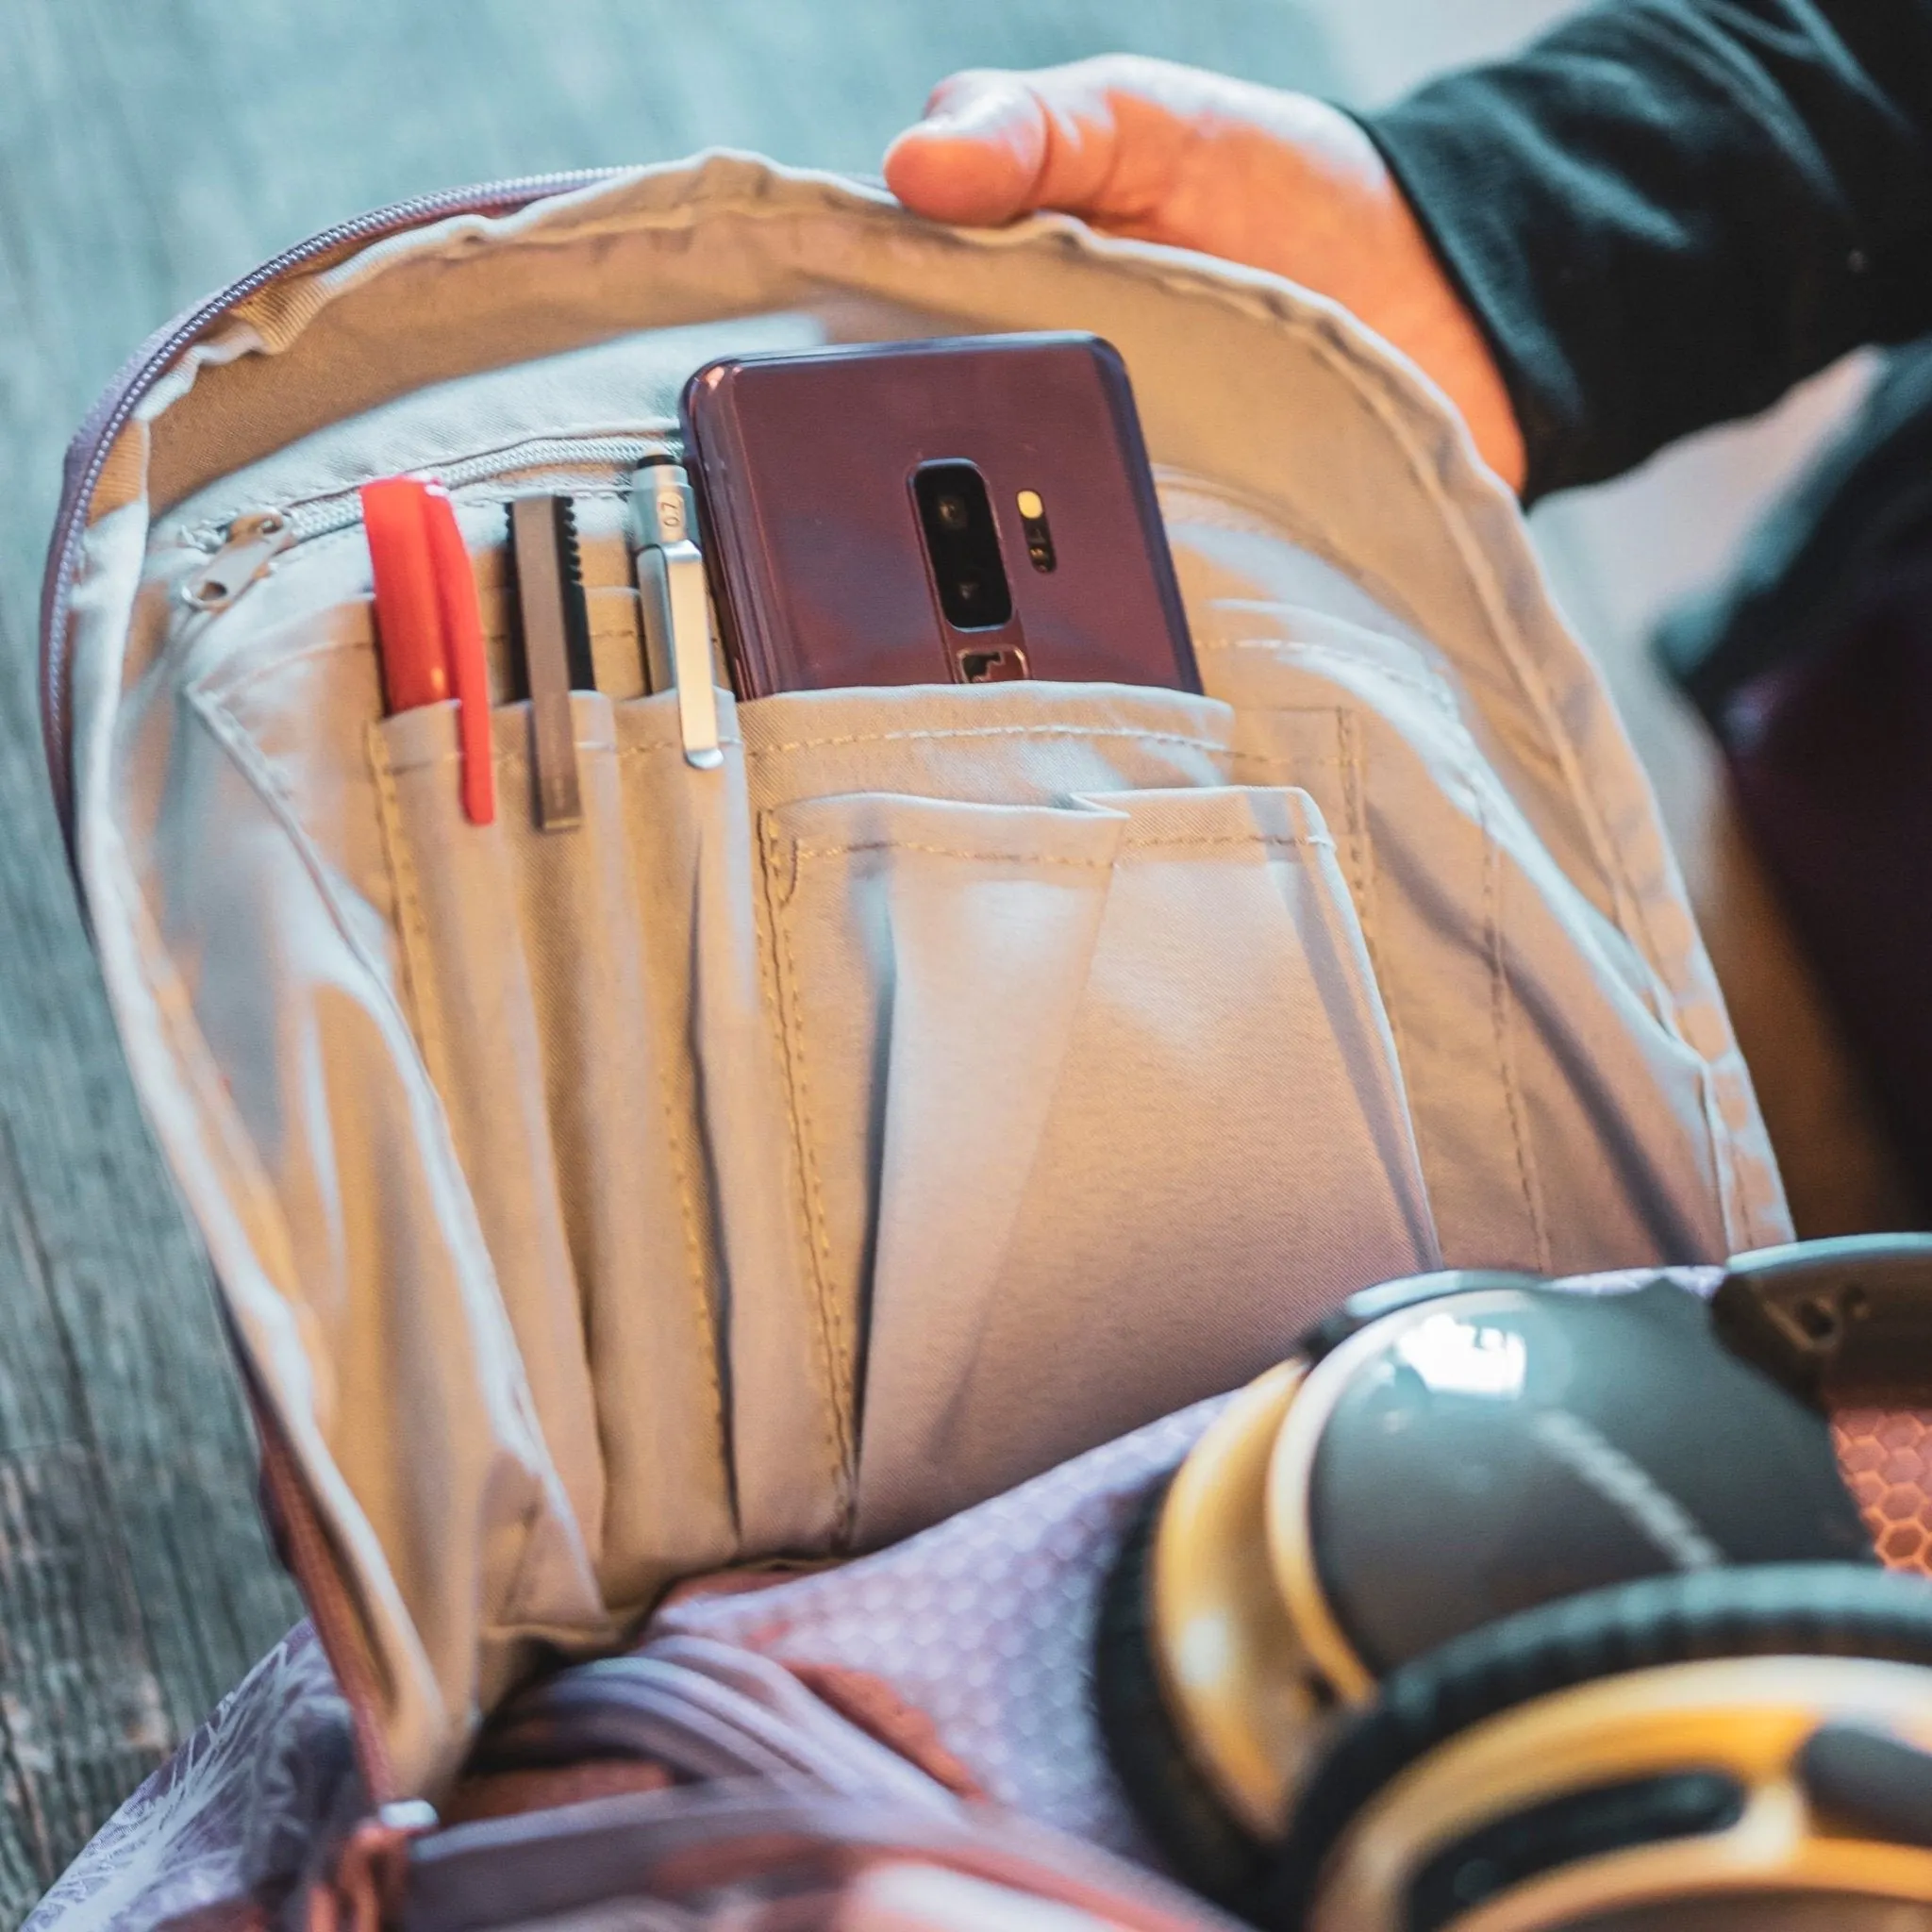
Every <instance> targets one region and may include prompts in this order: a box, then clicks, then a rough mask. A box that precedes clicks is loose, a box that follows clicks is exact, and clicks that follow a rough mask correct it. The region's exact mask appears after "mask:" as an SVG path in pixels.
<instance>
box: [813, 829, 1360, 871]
mask: <svg viewBox="0 0 1932 1932" xmlns="http://www.w3.org/2000/svg"><path fill="white" fill-rule="evenodd" d="M1334 844H1335V841H1334V840H1333V839H1332V838H1327V837H1324V836H1323V835H1322V834H1320V833H1315V832H1237V833H1231V834H1229V835H1227V836H1225V837H1218V836H1217V837H1208V836H1207V835H1205V834H1204V835H1202V836H1199V837H1187V836H1183V835H1178V834H1177V835H1176V836H1174V837H1173V838H1168V839H1158V838H1156V839H1132V840H1130V841H1129V842H1127V843H1126V844H1124V845H1123V846H1122V847H1121V850H1120V852H1119V853H1118V854H1117V855H1114V856H1113V857H1109V858H1067V857H1065V856H1063V855H1062V854H1059V853H1055V852H974V851H968V850H964V849H962V848H960V847H958V846H953V845H922V844H919V843H917V842H915V841H911V840H908V839H872V840H861V841H855V842H854V843H852V844H850V845H794V846H793V847H792V848H791V849H792V851H793V853H794V854H795V855H796V856H797V857H798V858H845V857H847V856H849V855H850V854H853V853H859V852H924V853H929V854H930V855H931V856H932V857H933V858H969V859H974V860H977V861H979V862H980V863H982V864H987V865H1071V866H1077V867H1080V868H1082V869H1083V870H1086V871H1090V872H1107V871H1108V870H1110V869H1111V868H1112V866H1113V865H1114V864H1115V863H1116V861H1117V859H1118V858H1127V857H1131V856H1132V855H1133V854H1134V853H1136V852H1145V851H1150V850H1162V851H1164V850H1167V849H1169V848H1171V847H1175V846H1184V847H1193V846H1214V845H1264V846H1272V847H1278V848H1280V849H1282V850H1292V849H1294V848H1297V847H1301V846H1317V845H1319V846H1324V847H1327V848H1329V849H1331V850H1332V849H1333V847H1334Z"/></svg>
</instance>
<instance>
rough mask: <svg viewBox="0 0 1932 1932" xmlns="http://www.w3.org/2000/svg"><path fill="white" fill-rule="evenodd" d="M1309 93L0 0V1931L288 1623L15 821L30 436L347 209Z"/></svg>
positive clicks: (488, 6) (1049, 0)
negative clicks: (1123, 104) (191, 312)
mask: <svg viewBox="0 0 1932 1932" xmlns="http://www.w3.org/2000/svg"><path fill="white" fill-rule="evenodd" d="M1109 46H1127V47H1132V48H1137V49H1140V50H1143V51H1147V52H1156V53H1166V54H1171V55H1173V56H1175V57H1176V58H1190V59H1194V60H1198V61H1201V62H1204V63H1207V64H1210V65H1216V66H1221V67H1224V68H1228V69H1231V70H1234V71H1237V72H1241V73H1246V74H1249V75H1253V76H1254V77H1256V78H1257V79H1262V80H1270V81H1277V82H1283V83H1295V84H1300V85H1315V86H1327V85H1329V84H1331V83H1332V82H1333V81H1334V79H1335V75H1334V74H1333V73H1332V71H1331V69H1330V67H1329V65H1328V63H1327V61H1326V59H1325V57H1324V39H1323V36H1322V34H1321V32H1320V31H1319V29H1318V27H1317V26H1316V25H1313V24H1312V23H1311V19H1310V17H1309V16H1308V15H1307V13H1305V12H1304V11H1303V10H1302V9H1301V8H1298V7H1297V6H1295V5H1293V4H1291V0H1139V4H1137V5H1136V6H1135V7H1133V8H1119V7H1115V6H1112V5H1108V4H1106V0H974V4H973V5H972V6H970V7H958V8H952V7H946V6H941V5H939V4H934V0H838V4H834V0H707V4H705V5H704V6H702V7H699V6H691V5H688V4H681V0H545V4H542V5H538V4H534V0H460V4H458V5H455V6H451V5H447V4H441V0H439V4H430V0H323V4H321V5H318V6H310V7H307V8H291V7H286V6H282V5H279V4H275V0H0V77H4V86H0V828H4V834H0V1925H7V1926H11V1925H13V1924H17V1923H18V1921H19V1920H20V1919H21V1918H22V1917H23V1916H24V1915H25V1910H26V1908H27V1907H28V1906H29V1905H30V1904H31V1902H32V1900H33V1899H34V1898H35V1897H36V1896H37V1895H38V1893H39V1892H40V1891H41V1890H42V1889H43V1888H44V1887H45V1885H46V1884H47V1883H48V1882H49V1881H50V1880H51V1879H52V1878H53V1877H54V1876H55V1875H56V1874H57V1873H58V1871H59V1870H60V1868H61V1867H62V1866H63V1865H64V1864H65V1863H66V1862H67V1860H68V1859H69V1858H70V1857H72V1856H73V1854H74V1853H75V1850H76V1849H77V1848H78V1847H79V1845H80V1844H81V1843H82V1842H83V1841H84V1840H85V1839H86V1837H87V1836H88V1834H89V1833H90V1832H91V1831H92V1828H93V1827H94V1826H95V1825H96V1824H98V1823H99V1821H100V1820H101V1819H102V1818H103V1817H104V1816H105V1815H106V1813H107V1812H108V1810H110V1809H111V1808H112V1807H113V1806H114V1805H115V1804H116V1803H117V1802H118V1801H119V1800H120V1799H121V1798H122V1797H123V1796H124V1795H125V1793H126V1792H127V1791H128V1790H130V1789H131V1788H132V1786H133V1785H134V1784H135V1783H136V1782H137V1781H138V1779H139V1778H140V1777H141V1776H142V1774H144V1772H146V1771H147V1770H148V1769H150V1768H151V1767H152V1766H154V1765H155V1764H156V1763H158V1761H159V1760H160V1758H161V1757H163V1756H164V1755H165V1753H166V1752H167V1751H168V1749H169V1748H170V1747H171V1746H172V1744H173V1743H174V1742H175V1740H178V1739H179V1738H180V1737H181V1736H182V1735H183V1734H184V1733H185V1732H186V1731H187V1730H188V1729H189V1728H191V1727H192V1724H194V1723H195V1721H196V1720H197V1719H198V1718H199V1717H200V1716H201V1715H202V1714H203V1712H205V1711H206V1710H207V1708H208V1707H209V1706H210V1705H211V1704H212V1703H213V1702H214V1700H215V1699H216V1698H217V1697H218V1696H219V1695H220V1693H221V1692H222V1691H224V1690H225V1689H226V1688H227V1686H228V1685H230V1684H231V1683H232V1682H233V1681H234V1680H235V1679H236V1678H237V1677H238V1676H239V1675H240V1674H241V1673H242V1671H243V1670H244V1669H245V1667H246V1666H247V1664H248V1663H249V1661H250V1660H251V1659H252V1658H253V1657H254V1656H255V1655H257V1654H258V1652H259V1651H260V1650H261V1649H262V1648H263V1647H264V1646H265V1645H266V1644H267V1643H268V1642H270V1641H272V1640H273V1639H274V1638H275V1636H276V1635H277V1634H278V1633H279V1632H280V1631H281V1629H282V1628H284V1627H285V1626H286V1624H288V1622H289V1621H290V1620H291V1618H292V1617H293V1616H294V1615H295V1614H296V1609H297V1606H296V1604H295V1601H294V1598H293V1596H292V1594H291V1591H289V1589H288V1588H287V1585H286V1583H285V1582H284V1581H283V1579H282V1578H281V1576H280V1574H279V1573H278V1572H277V1571H276V1570H275V1567H274V1565H273V1562H272V1560H271V1559H270V1557H269V1555H268V1552H267V1550H266V1548H265V1547H264V1544H263V1541H262V1539H261V1536H260V1533H259V1530H258V1525H257V1521H256V1516H255V1506H254V1491H253V1450H252V1445H251V1443H250V1441H249V1437H248V1431H247V1426H246V1424H245V1421H244V1419H243V1416H242V1409H241V1407H240V1404H239V1401H238V1397H237V1391H236V1389H235V1385H234V1380H233V1375H232V1371H231V1368H230V1366H229V1363H228V1359H227V1355H226V1350H225V1342H224V1340H223V1336H222V1332H221V1328H220V1324H219V1322H218V1319H217V1317H216V1313H215V1309H214V1305H213V1300H212V1296H211V1294H210V1291H209V1289H208V1282H207V1277H206V1271H205V1264H204V1261H203V1258H202V1256H201V1254H200V1251H199V1248H198V1245H197V1243H196V1241H195V1240H194V1238H193V1236H192V1233H191V1232H190V1230H189V1229H188V1228H187V1227H186V1225H185V1224H184V1222H183V1220H182V1217H181V1214H180V1211H179V1208H178V1207H177V1205H176V1203H175V1198H174V1196H173V1194H172V1192H171V1191H170V1186H169V1183H168V1181H167V1178H166V1176H165V1174H163V1172H162V1170H161V1168H160V1166H159V1163H158V1160H157V1158H156V1157H155V1155H154V1153H153V1151H152V1148H151V1146H150V1144H149V1141H148V1140H147V1137H146V1134H145V1131H144V1129H143V1127H142V1122H141V1119H140V1116H139V1112H138V1109H137V1107H136V1105H135V1102H134V1098H133V1095H132V1092H131V1091H130V1089H129V1086H128V1082H127V1079H126V1076H125V1072H124V1070H123V1067H122V1063H121V1059H120V1056H119V1053H118V1050H117V1047H116V1044H115V1041H114V1036H113V1029H112V1026H111V1024H110V1022H109V1019H108V1013H107V1009H106V1005H105V1002H104V1000H103V997H102V992H101V987H100V982H99V978H98V976H97V974H96V973H95V970H94V967H93V963H92V958H91V956H90V954H89V951H88V948H87V944H86V941H85V939H84V937H83V934H82V931H81V927H80V924H79V921H78V919H77V917H76V915H75V907H74V902H73V897H72V892H71V889H70V886H69V882H68V878H67V874H66V868H65V863H64V860H63V858H62V856H61V853H60V848H59V841H58V836H57V834H56V831H55V827H54V822H53V818H52V815H51V812H50V810H49V808H48V805H47V801H46V792H45V786H44V782H43V780H42V767H41V753H40V744H39V736H38V726H37V723H36V713H35V706H34V697H33V658H34V641H35V607H36V603H37V598H38V586H39V576H40V567H41V558H42V547H43V545H44V542H45V538H46V532H47V528H48V525H49V523H50V521H51V518H52V515H53V509H54V503H55V497H56V493H57V491H58V480H59V462H60V454H61V450H62V447H63V445H64V443H65V441H66V440H67V437H68V435H69V434H70V432H71V431H72V429H73V427H74V425H75V424H76V423H77V422H78V421H79V419H80V417H81V415H82V414H83V413H84V411H85V410H86V408H87V407H88V405H89V403H90V402H91V401H92V398H93V396H94V394H95V393H96V392H97V391H98V390H99V389H100V388H101V387H102V385H103V384H104V383H105V382H106V381H107V380H108V377H109V376H110V375H112V373H113V371H114V369H115V367H116V366H117V365H118V364H119V362H120V361H121V359H122V358H124V357H125V355H126V354H127V352H128V351H129V350H130V349H132V348H133V347H134V345H135V344H136V343H137V342H138V341H140V340H141V339H142V336H144V335H145V334H146V333H147V332H148V330H150V329H151V328H153V327H154V326H155V325H157V324H158V323H160V322H161V321H163V320H165V319H166V317H167V316H168V315H169V314H171V313H172V312H174V311H175V309H177V308H180V307H182V306H183V305H184V304H186V303H187V302H189V301H190V300H192V298H194V297H196V296H198V295H200V294H201V293H203V292H204V291H206V290H208V288H210V287H213V286H216V285H218V284H220V283H222V282H225V281H226V280H229V279H230V278H232V277H233V276H235V275H239V274H241V273H242V272H243V271H245V270H246V269H248V268H250V267H252V266H253V265H254V264H255V263H256V262H257V261H258V260H259V259H261V258H263V257H265V256H267V255H269V254H272V253H273V252H274V251H275V250H276V249H277V248H280V247H282V246H284V245H285V244H287V243H288V242H292V241H295V240H298V239H300V237H302V236H303V235H305V234H307V233H309V232H312V231H313V230H315V229H317V228H319V227H322V226H324V225H326V224H328V223H330V222H333V221H335V220H337V219H339V218H341V217H342V216H344V215H347V214H351V213H354V212H357V211H358V210H360V209H362V208H369V207H373V206H375V205H377V204H380V203H382V202H385V201H389V200H393V199H396V198H398V197H401V196H404V195H408V194H412V193H416V192H421V191H424V190H427V189H433V188H440V187H444V186H448V185H450V184H452V183H458V182H462V181H471V180H483V179H488V178H491V177H492V176H496V175H518V174H524V173H527V172H530V171H533V170H538V169H546V168H554V167H571V166H578V165H584V164H588V163H600V162H622V161H628V160H641V159H649V158H660V157H668V156H673V155H676V154H680V153H684V152H687V151H689V150H691V149H693V148H696V147H700V146H704V145H707V144H712V143H721V144H731V145H739V146H745V147H756V148H760V149H763V150H764V151H766V152H769V153H772V154H774V155H777V156H779V157H780V158H785V159H788V160H794V161H801V162H814V163H819V164H823V165H830V166H838V167H847V168H858V169H867V170H869V169H872V168H874V167H875V165H876V160H877V156H878V153H879V151H880V148H881V146H882V144H883V143H884V142H885V141H886V140H887V139H888V138H889V137H890V136H891V134H892V133H893V132H894V131H895V130H896V129H897V128H898V127H899V126H900V125H903V124H904V122H905V121H906V120H908V118H909V117H910V116H911V115H912V114H913V113H915V112H916V110H917V108H918V107H919V105H920V102H921V100H922V99H923V97H924V92H925V90H926V89H927V88H928V87H929V86H930V85H931V83H932V82H933V81H934V80H936V79H937V78H938V77H939V76H940V75H942V74H944V73H946V72H948V71H950V70H951V69H952V68H954V67H958V66H962V65H980V64H997V65H1033V64H1038V63H1041V62H1044V61H1050V60H1058V59H1066V58H1074V57H1076V56H1078V55H1081V54H1085V53H1091V52H1098V51H1101V50H1103V49H1105V48H1107V47H1109Z"/></svg>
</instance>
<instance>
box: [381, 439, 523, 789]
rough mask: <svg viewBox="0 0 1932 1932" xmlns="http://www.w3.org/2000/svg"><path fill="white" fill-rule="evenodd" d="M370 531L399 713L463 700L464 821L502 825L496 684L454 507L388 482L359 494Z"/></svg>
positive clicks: (443, 496) (430, 490)
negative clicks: (495, 751)
mask: <svg viewBox="0 0 1932 1932" xmlns="http://www.w3.org/2000/svg"><path fill="white" fill-rule="evenodd" d="M360 494H361V498H362V525H363V530H364V532H365V534H366V535H367V537H368V540H369V560H370V563H371V565H372V566H373V568H374V571H375V630H376V641H377V645H378V647H379V649H380V653H381V658H382V684H383V694H384V698H385V700H386V702H387V705H388V708H389V709H390V711H391V712H392V713H393V712H396V711H412V710H415V709H417V708H419V707H421V706H423V705H440V704H441V703H442V702H443V701H444V700H445V699H447V698H451V697H454V698H455V699H456V700H457V731H458V743H459V745H460V748H461V754H462V774H463V775H462V793H463V813H464V816H465V817H466V818H468V819H469V821H470V822H471V824H477V825H487V824H490V823H491V820H492V819H494V818H495V816H496V770H495V765H494V762H493V760H492V758H491V730H490V679H489V670H488V664H487V660H486V658H485V657H484V650H483V621H482V614H481V611H480V608H479V607H478V604H477V600H476V579H475V574H474V573H473V571H472V570H471V568H470V553H469V552H468V550H467V549H465V547H464V545H463V536H462V532H461V530H460V529H459V528H458V526H457V518H456V506H455V505H454V504H452V503H451V501H450V499H449V492H448V491H446V490H444V489H443V488H442V486H441V484H431V483H422V482H419V481H418V480H417V479H416V478H415V477H413V476H385V477H383V478H382V479H381V480H380V481H378V482H375V483H365V484H364V485H363V486H362V490H361V492H360Z"/></svg>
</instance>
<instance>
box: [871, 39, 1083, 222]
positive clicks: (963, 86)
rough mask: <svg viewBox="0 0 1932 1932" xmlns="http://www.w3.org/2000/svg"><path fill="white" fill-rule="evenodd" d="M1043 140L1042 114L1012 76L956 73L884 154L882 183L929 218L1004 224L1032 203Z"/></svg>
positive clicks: (1028, 91)
mask: <svg viewBox="0 0 1932 1932" xmlns="http://www.w3.org/2000/svg"><path fill="white" fill-rule="evenodd" d="M1049 139H1050V137H1049V131H1048V125H1047V117H1046V112H1045V109H1044V108H1042V107H1041V103H1040V99H1039V97H1038V95H1036V94H1035V93H1034V92H1033V90H1032V89H1031V88H1030V87H1028V86H1027V85H1026V83H1025V82H1024V80H1023V79H1022V78H1021V77H1020V76H1019V75H1013V74H1000V73H993V72H986V71H979V72H972V73H966V74H956V75H953V76H952V77H951V78H950V79H948V80H942V81H941V83H940V84H939V86H938V87H936V88H935V89H934V90H933V92H932V96H931V98H930V99H929V100H928V101H927V102H926V104H925V118H924V120H922V121H921V122H919V123H918V125H916V126H912V127H908V129H907V130H906V132H905V133H904V134H902V135H900V137H899V138H898V140H897V141H895V142H893V143H892V144H891V147H889V148H888V149H887V150H886V159H885V174H886V185H887V187H889V188H890V189H891V191H892V192H893V193H894V194H896V195H897V196H898V197H899V199H900V200H901V201H903V202H904V203H905V204H906V206H907V207H908V208H911V209H912V210H913V211H914V212H915V213H917V214H923V215H928V216H930V217H931V218H932V219H933V220H935V221H941V222H961V223H968V224H972V225H991V224H994V223H999V222H1008V221H1011V220H1012V219H1013V217H1014V216H1015V215H1020V214H1024V213H1025V212H1027V210H1028V209H1030V208H1034V207H1036V206H1038V190H1039V186H1040V181H1041V175H1042V174H1043V173H1044V172H1045V168H1046V157H1047V148H1048V143H1049Z"/></svg>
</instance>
